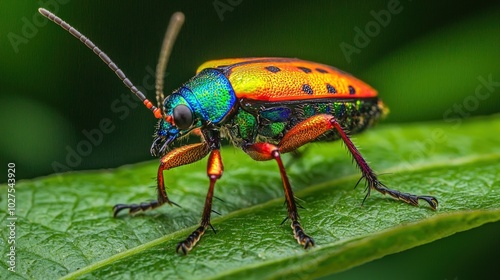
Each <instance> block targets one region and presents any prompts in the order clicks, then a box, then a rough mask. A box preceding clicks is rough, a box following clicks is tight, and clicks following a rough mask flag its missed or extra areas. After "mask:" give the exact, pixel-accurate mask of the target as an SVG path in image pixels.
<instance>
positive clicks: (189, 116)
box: [174, 104, 193, 130]
mask: <svg viewBox="0 0 500 280" xmlns="http://www.w3.org/2000/svg"><path fill="white" fill-rule="evenodd" d="M174 122H175V126H177V127H178V128H179V129H182V130H184V129H188V128H189V127H190V126H191V125H192V124H193V113H192V112H191V109H189V107H188V106H186V105H184V104H179V105H177V106H175V108H174Z"/></svg>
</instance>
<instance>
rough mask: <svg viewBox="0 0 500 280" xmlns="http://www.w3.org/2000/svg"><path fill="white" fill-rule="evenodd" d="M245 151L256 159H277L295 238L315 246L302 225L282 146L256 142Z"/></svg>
mask: <svg viewBox="0 0 500 280" xmlns="http://www.w3.org/2000/svg"><path fill="white" fill-rule="evenodd" d="M245 152H246V153H247V154H248V155H249V156H250V157H251V158H253V159H255V160H259V161H261V160H271V159H274V160H276V162H277V163H278V166H279V169H280V174H281V180H282V181H283V188H284V191H285V200H286V204H287V210H288V218H289V219H290V220H291V221H292V223H291V227H292V229H293V235H294V237H295V239H297V242H298V243H299V244H300V245H302V246H304V248H305V249H307V248H309V247H312V246H314V239H313V238H312V237H310V236H309V235H307V234H306V233H305V232H304V229H303V228H302V226H301V225H300V222H299V213H298V211H297V204H296V203H295V198H294V196H293V191H292V187H291V186H290V181H289V180H288V176H287V175H286V171H285V166H284V165H283V162H282V160H281V156H280V154H281V153H282V152H281V147H280V146H279V145H278V146H275V145H272V144H269V143H255V144H251V145H248V146H246V147H245Z"/></svg>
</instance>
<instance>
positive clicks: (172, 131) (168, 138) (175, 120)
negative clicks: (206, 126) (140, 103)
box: [151, 89, 201, 156]
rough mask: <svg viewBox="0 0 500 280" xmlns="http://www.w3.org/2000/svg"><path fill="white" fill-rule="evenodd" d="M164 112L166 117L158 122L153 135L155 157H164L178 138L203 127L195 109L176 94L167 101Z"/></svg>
mask: <svg viewBox="0 0 500 280" xmlns="http://www.w3.org/2000/svg"><path fill="white" fill-rule="evenodd" d="M181 90H182V89H181ZM163 112H164V117H163V118H161V119H160V120H159V121H158V125H157V126H156V130H155V133H154V135H153V137H154V140H153V144H152V145H151V154H152V155H153V156H163V155H164V154H165V153H166V152H167V151H168V150H169V145H170V144H171V143H172V142H174V141H175V140H176V139H177V138H180V137H182V136H183V135H186V134H188V133H189V132H190V131H191V130H193V129H194V128H197V127H200V126H201V122H200V121H199V120H198V118H197V117H196V114H195V110H194V108H193V107H192V106H191V105H190V104H189V102H187V100H186V99H184V97H182V96H181V95H180V94H177V93H176V92H175V93H173V94H172V95H170V96H169V97H167V98H166V99H165V103H164V108H163Z"/></svg>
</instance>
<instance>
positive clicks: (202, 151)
mask: <svg viewBox="0 0 500 280" xmlns="http://www.w3.org/2000/svg"><path fill="white" fill-rule="evenodd" d="M208 152H209V148H208V144H207V143H206V142H203V143H198V144H192V145H187V146H183V147H180V148H177V149H175V150H172V151H170V152H169V153H168V154H166V155H165V156H164V157H163V158H162V159H161V160H160V166H159V167H158V177H157V191H158V199H157V200H153V201H150V202H143V203H140V204H116V205H115V206H114V207H113V216H114V217H116V216H117V215H118V213H119V212H120V211H122V210H124V209H129V214H133V213H136V212H138V211H146V210H149V209H154V208H157V207H159V206H161V205H163V204H165V203H168V204H170V205H172V204H174V205H177V204H176V203H174V202H172V201H170V199H169V198H168V196H167V191H166V190H165V182H164V179H163V171H164V170H169V169H171V168H174V167H178V166H181V165H186V164H190V163H193V162H195V161H198V160H200V159H202V158H204V157H205V156H206V155H207V154H208ZM177 206H178V205H177Z"/></svg>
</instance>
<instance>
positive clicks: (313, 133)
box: [39, 8, 438, 254]
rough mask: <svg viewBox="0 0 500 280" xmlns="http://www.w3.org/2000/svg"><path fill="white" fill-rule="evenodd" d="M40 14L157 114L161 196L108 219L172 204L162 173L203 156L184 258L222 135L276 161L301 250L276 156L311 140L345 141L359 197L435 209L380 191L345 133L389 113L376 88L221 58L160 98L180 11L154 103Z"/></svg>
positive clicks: (215, 169)
mask: <svg viewBox="0 0 500 280" xmlns="http://www.w3.org/2000/svg"><path fill="white" fill-rule="evenodd" d="M39 12H40V13H41V14H42V15H44V16H45V17H47V18H48V19H50V20H51V21H53V22H54V23H56V24H58V25H59V26H61V27H62V28H63V29H65V30H67V31H68V32H69V33H71V35H73V36H74V37H76V38H77V39H79V40H80V41H81V42H83V43H84V44H85V45H86V46H87V47H89V48H90V49H91V50H92V51H94V53H96V54H97V55H98V56H99V57H100V58H101V59H102V60H103V61H104V63H106V64H107V65H108V66H109V68H111V70H113V71H114V72H115V73H116V75H117V76H118V77H119V78H120V79H121V80H122V81H123V83H124V84H125V85H126V86H127V87H128V88H129V89H130V90H131V91H132V93H134V94H135V95H136V96H137V97H138V98H139V99H140V100H141V101H142V102H143V104H144V106H145V107H146V108H148V109H149V110H151V111H152V113H153V115H154V117H155V118H157V119H158V124H157V126H156V131H155V134H154V140H153V144H152V146H151V154H152V155H153V156H158V157H160V166H159V168H158V173H157V192H158V197H157V199H156V200H153V201H150V202H143V203H139V204H117V205H115V206H114V207H113V214H114V216H115V217H116V216H117V215H118V213H120V212H121V211H122V210H125V209H128V211H129V213H135V212H138V211H146V210H150V209H154V208H157V207H159V206H161V205H164V204H170V205H175V203H174V202H172V201H171V200H170V198H169V197H168V195H167V192H166V189H165V184H164V177H163V172H164V171H166V170H169V169H172V168H175V167H178V166H181V165H185V164H190V163H193V162H195V161H198V160H201V159H202V158H204V157H206V156H208V164H207V176H208V178H209V189H208V194H207V196H206V200H205V205H204V208H203V213H202V217H201V222H200V225H199V227H198V228H197V229H196V230H195V231H193V232H192V233H191V234H190V235H189V236H187V238H186V239H184V240H182V241H181V242H179V243H178V245H177V247H176V251H177V252H179V253H183V254H187V253H188V252H189V251H190V250H191V249H192V248H193V247H194V246H195V245H196V243H197V242H198V241H199V240H200V238H201V237H202V236H203V234H204V233H205V231H206V230H207V228H208V227H212V225H211V223H210V216H211V213H212V199H213V194H214V187H215V183H216V181H217V180H218V179H220V178H221V176H222V173H223V169H224V167H223V163H222V157H221V154H220V142H221V139H222V138H229V140H230V141H231V143H233V144H234V145H235V146H237V147H239V148H241V149H242V150H243V151H244V152H245V153H247V154H248V155H249V156H250V157H251V158H252V159H254V160H257V161H265V160H275V161H276V162H277V164H278V167H279V171H280V175H281V179H282V182H283V189H284V194H285V199H286V207H287V211H288V217H287V219H288V220H289V221H290V224H291V228H292V231H293V235H294V237H295V239H296V240H297V242H298V243H299V244H300V245H302V246H303V247H304V248H306V249H307V248H310V247H313V246H314V244H315V242H314V239H313V238H312V237H311V236H309V235H308V234H307V233H306V232H305V230H304V229H303V227H302V225H301V224H300V221H299V214H298V210H297V203H296V201H295V197H294V194H293V190H292V187H291V185H290V181H289V179H288V176H287V174H286V170H285V166H284V165H283V162H282V159H281V155H282V154H284V153H288V152H293V151H295V150H296V149H298V148H299V147H301V146H303V145H305V144H307V143H310V142H313V141H333V140H339V139H340V140H342V141H343V142H344V144H345V145H346V147H347V149H348V150H349V152H350V154H351V156H352V157H353V159H354V162H355V164H356V165H357V166H358V168H359V169H360V170H361V174H362V175H361V179H360V180H362V179H364V180H365V181H366V184H367V188H366V191H367V193H366V196H365V199H366V198H367V197H368V196H369V195H370V191H371V190H376V191H379V192H380V193H382V194H389V195H391V196H392V197H394V198H396V199H398V200H401V201H403V202H406V203H408V204H411V205H418V202H419V200H424V201H426V202H427V203H428V204H429V205H430V207H431V208H432V209H433V210H435V209H436V208H437V206H438V201H437V199H436V198H435V197H433V196H428V195H414V194H410V193H403V192H400V191H398V190H394V189H390V188H388V187H386V186H385V185H384V184H383V183H381V182H380V181H379V179H378V178H377V175H376V174H375V173H374V171H373V170H372V169H371V168H370V166H369V165H368V164H367V162H366V161H365V159H364V158H363V157H362V156H361V154H360V152H359V151H358V149H357V148H356V146H355V145H354V144H353V142H352V141H351V139H350V138H349V135H350V134H355V133H359V132H362V131H363V130H365V129H367V128H369V127H370V126H372V125H373V124H374V123H375V122H377V121H378V120H379V119H380V118H382V117H383V116H384V115H385V114H387V112H388V109H387V107H386V106H385V105H384V103H383V102H382V101H381V100H380V98H379V97H378V94H377V91H376V90H374V89H373V88H372V87H370V86H369V85H368V84H366V83H364V82H363V81H361V80H359V79H357V78H355V77H353V76H352V75H350V74H348V73H346V72H343V71H341V70H339V69H336V68H334V67H331V66H328V65H324V64H320V63H316V62H310V61H305V60H300V59H296V58H279V57H251V58H229V59H220V60H213V61H208V62H205V63H203V64H202V65H201V66H200V67H199V68H198V70H197V72H196V75H195V76H194V77H192V78H191V79H190V80H189V81H187V82H186V83H184V84H183V85H182V86H181V87H179V88H178V89H177V90H175V91H174V92H173V93H171V94H169V95H167V96H165V95H164V94H163V77H164V73H165V69H166V65H167V61H168V58H169V55H170V53H171V49H172V46H173V43H174V41H175V38H176V37H177V34H178V33H179V30H180V28H181V26H182V24H183V22H184V15H183V14H182V13H179V12H178V13H175V14H174V15H173V16H172V18H171V20H170V24H169V27H168V28H167V31H166V33H165V38H164V40H163V45H162V48H161V52H160V57H159V60H158V65H157V69H156V72H157V73H156V101H157V105H156V106H155V105H153V103H152V102H151V101H149V100H148V99H147V98H146V97H145V95H144V94H143V93H142V92H141V91H139V90H138V89H137V88H136V87H135V86H134V85H133V84H132V82H131V81H130V80H129V79H128V78H127V77H126V76H125V74H124V73H123V72H122V70H120V68H119V67H118V66H117V65H116V64H115V63H114V62H113V61H112V60H111V59H110V58H109V57H108V56H107V55H106V54H105V53H104V52H103V51H101V50H100V49H99V48H98V47H97V46H96V45H95V44H94V43H93V42H92V41H90V40H89V39H88V38H87V37H85V36H84V35H82V34H81V33H80V32H78V31H77V30H76V29H75V28H73V27H72V26H70V25H69V24H68V23H66V22H64V21H63V20H61V19H60V18H59V17H57V16H56V15H54V14H53V13H51V12H49V11H47V10H45V9H43V8H40V9H39ZM347 131H348V132H349V135H348V133H347ZM191 133H192V134H196V135H198V136H199V137H200V139H201V140H200V143H196V144H189V145H183V146H180V147H176V148H173V145H174V143H175V142H176V140H177V139H179V138H181V137H183V136H186V135H188V134H191ZM358 183H359V182H358ZM363 201H364V200H363ZM212 229H213V227H212Z"/></svg>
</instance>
